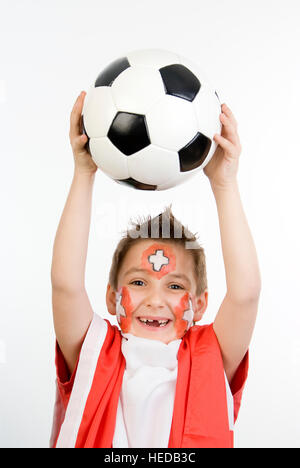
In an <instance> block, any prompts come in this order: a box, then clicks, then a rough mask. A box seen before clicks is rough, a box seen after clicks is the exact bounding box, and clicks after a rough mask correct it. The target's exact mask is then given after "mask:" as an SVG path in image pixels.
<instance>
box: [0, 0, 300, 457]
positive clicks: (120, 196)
mask: <svg viewBox="0 0 300 468" xmlns="http://www.w3.org/2000/svg"><path fill="white" fill-rule="evenodd" d="M0 5H1V10H0V43H1V50H0V54H1V56H0V119H1V121H0V128H1V143H0V151H1V171H0V191H1V192H0V193H1V197H0V200H1V231H0V233H1V243H0V252H1V261H0V273H1V297H0V309H1V316H0V446H1V447H47V446H48V441H49V435H50V429H51V422H52V408H53V402H54V379H55V369H54V342H55V336H54V331H53V325H52V310H51V281H50V268H51V259H52V247H53V242H54V237H55V233H56V229H57V226H58V222H59V219H60V216H61V213H62V210H63V207H64V204H65V201H66V197H67V195H68V192H69V188H70V184H71V181H72V176H73V155H72V152H71V147H70V144H69V139H68V131H69V114H70V111H71V108H72V106H73V103H74V100H75V98H76V97H77V95H78V94H79V92H80V91H81V90H86V91H87V90H88V88H89V86H90V85H91V84H92V82H93V80H94V79H95V78H96V76H97V75H98V73H99V72H100V71H101V70H102V69H103V68H104V66H106V65H107V64H108V63H110V62H111V61H112V60H113V59H115V58H117V57H120V56H122V55H124V54H126V52H128V51H131V50H135V49H140V48H161V49H166V50H171V51H174V52H178V53H180V54H182V55H184V56H186V57H187V58H190V59H191V60H193V61H195V62H198V63H199V65H200V66H201V67H202V68H204V69H205V70H206V72H207V74H208V75H209V76H210V77H211V80H212V81H213V83H214V84H215V86H216V89H217V90H218V92H219V94H220V96H221V98H222V100H223V101H224V102H226V103H227V104H228V105H229V107H231V109H232V110H233V112H234V114H235V116H236V118H237V120H238V122H239V133H240V139H241V143H242V146H243V151H242V155H241V160H240V170H239V176H238V177H239V185H240V191H241V196H242V200H243V203H244V208H245V212H246V214H247V218H248V222H249V225H250V228H251V231H252V234H253V237H254V240H255V244H256V247H257V251H258V256H259V261H260V268H261V275H262V293H261V300H260V306H259V314H258V319H257V324H256V328H255V332H254V336H253V340H252V343H251V350H250V370H249V378H248V381H247V384H246V388H245V392H244V396H243V403H242V407H241V411H240V415H239V419H238V422H237V424H236V430H235V441H236V442H235V445H236V447H241V448H246V447H253V448H254V447H300V423H299V421H300V411H299V407H300V405H299V396H300V377H299V369H300V335H299V325H300V318H299V315H300V308H299V280H300V275H299V261H300V255H299V250H300V249H299V235H300V232H299V207H298V203H299V199H300V197H299V170H300V163H299V157H300V154H299V144H298V138H299V130H298V124H299V103H300V99H299V97H300V93H299V81H300V66H299V44H300V30H299V14H300V4H299V1H298V0H294V1H293V0H285V1H284V2H283V1H278V0H251V1H240V0H227V1H222V0H207V1H202V0H186V1H185V2H182V1H179V0H163V1H161V0H152V1H151V2H149V1H143V0H125V1H122V0H114V1H113V0H112V1H110V2H104V1H101V0H98V1H96V0H85V1H84V2H83V1H81V0H80V1H79V0H51V1H40V0H19V1H17V0H7V1H5V0H1V1H0ZM171 201H172V202H173V211H174V213H175V215H176V216H177V217H178V218H179V219H181V221H182V222H183V223H184V224H185V223H186V224H188V227H189V228H190V229H191V230H192V231H197V232H198V233H199V240H200V242H201V243H202V245H203V246H204V248H205V250H206V255H207V268H208V284H209V307H208V310H207V312H206V315H205V318H204V320H203V323H209V322H211V321H212V320H213V318H214V316H215V314H216V313H217V310H218V307H219V305H220V303H221V301H222V299H223V296H224V294H225V273H224V265H223V259H222V251H221V243H220V235H219V227H218V219H217V211H216V206H215V202H214V198H213V195H212V192H211V189H210V186H209V183H208V180H207V179H206V177H205V176H203V175H202V174H199V176H197V177H196V178H194V179H193V180H192V181H191V182H188V183H187V184H184V185H182V186H179V187H177V188H174V189H172V190H168V191H165V192H158V193H148V192H146V193H143V192H141V193H140V192H139V193H138V196H137V192H136V191H134V190H133V189H130V188H127V187H123V186H121V185H118V184H116V183H114V182H112V181H111V180H110V179H108V178H107V177H106V176H105V175H103V174H102V173H100V171H98V172H97V175H96V180H95V186H94V195H93V211H92V223H91V233H90V242H89V250H88V259H87V270H86V287H87V291H88V294H89V297H90V300H91V303H92V306H93V308H94V310H95V312H97V313H99V314H100V315H102V316H103V317H105V318H108V313H107V312H106V307H105V290H106V283H107V279H108V271H109V267H110V262H111V257H112V254H113V250H114V247H115V245H116V242H117V240H118V238H119V237H120V233H121V231H122V230H123V229H125V228H126V224H127V221H128V219H129V217H130V216H134V215H136V214H147V213H148V212H150V213H152V214H158V213H159V211H160V210H161V208H163V207H164V206H165V205H166V204H168V203H170V202H171Z"/></svg>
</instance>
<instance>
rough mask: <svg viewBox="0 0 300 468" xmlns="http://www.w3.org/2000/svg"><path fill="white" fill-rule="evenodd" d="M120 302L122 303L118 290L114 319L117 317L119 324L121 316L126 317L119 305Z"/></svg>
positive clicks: (120, 292)
mask: <svg viewBox="0 0 300 468" xmlns="http://www.w3.org/2000/svg"><path fill="white" fill-rule="evenodd" d="M121 301H122V288H120V289H119V290H118V291H117V292H116V317H117V320H118V323H119V324H120V323H121V316H122V317H126V313H125V310H124V307H123V306H122V304H121Z"/></svg>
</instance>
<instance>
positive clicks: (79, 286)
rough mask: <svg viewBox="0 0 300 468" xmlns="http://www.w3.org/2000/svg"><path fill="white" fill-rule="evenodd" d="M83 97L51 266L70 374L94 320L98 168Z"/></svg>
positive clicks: (74, 116)
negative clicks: (91, 285) (91, 254)
mask: <svg viewBox="0 0 300 468" xmlns="http://www.w3.org/2000/svg"><path fill="white" fill-rule="evenodd" d="M84 97H85V93H84V92H82V93H81V94H80V95H79V97H78V98H77V100H76V102H75V104H74V107H73V109H72V112H71V117H70V134H69V136H70V143H71V146H72V150H73V155H74V164H75V166H74V175H73V180H72V184H71V188H70V191H69V194H68V198H67V201H66V204H65V207H64V210H63V213H62V215H61V219H60V222H59V225H58V229H57V232H56V236H55V241H54V246H53V257H52V266H51V283H52V306H53V319H54V328H55V333H56V338H57V341H58V344H59V346H60V349H61V351H62V353H63V354H64V357H65V359H66V362H67V364H68V367H69V370H70V372H72V371H73V369H74V367H75V365H76V361H77V358H78V354H79V351H80V348H81V344H82V341H83V339H84V336H85V333H86V331H87V329H88V327H89V324H90V322H91V320H92V318H93V310H92V307H91V305H90V302H89V299H88V296H87V293H86V290H85V266H86V257H87V249H88V238H89V230H90V220H91V206H92V192H93V185H94V179H95V173H96V171H97V166H96V164H95V163H94V162H93V160H92V158H91V156H90V154H89V153H88V151H87V150H86V149H85V144H86V142H87V137H86V136H85V135H82V134H81V112H82V107H83V102H84Z"/></svg>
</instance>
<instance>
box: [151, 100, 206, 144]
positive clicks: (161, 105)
mask: <svg viewBox="0 0 300 468" xmlns="http://www.w3.org/2000/svg"><path fill="white" fill-rule="evenodd" d="M146 122H147V126H148V131H149V134H150V140H151V143H153V144H154V145H157V146H160V147H161V148H165V149H168V150H173V151H179V150H180V149H181V148H182V147H184V146H186V145H187V144H188V143H189V142H190V141H191V140H192V139H193V138H194V136H195V135H196V133H197V119H196V115H195V112H194V108H193V106H192V103H191V102H189V101H186V100H185V99H179V98H178V97H176V96H170V95H165V96H164V97H163V98H162V99H161V100H160V101H159V102H158V103H157V104H155V105H154V106H153V107H152V108H151V109H150V111H149V112H148V113H147V114H146Z"/></svg>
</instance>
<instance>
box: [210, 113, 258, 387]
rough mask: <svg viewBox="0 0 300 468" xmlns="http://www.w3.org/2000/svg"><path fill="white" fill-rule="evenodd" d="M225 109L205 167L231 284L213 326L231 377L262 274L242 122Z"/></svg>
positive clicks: (250, 322)
mask: <svg viewBox="0 0 300 468" xmlns="http://www.w3.org/2000/svg"><path fill="white" fill-rule="evenodd" d="M222 111H223V113H222V114H221V117H220V120H221V122H222V123H223V129H222V136H216V137H215V141H216V142H217V143H218V144H219V146H218V148H217V151H216V153H215V155H214V157H213V158H212V160H211V162H210V163H211V165H210V163H209V164H208V165H207V168H205V169H204V172H205V173H206V175H207V176H208V177H209V179H210V183H211V187H212V191H213V194H214V197H215V200H216V205H217V210H218V218H219V226H220V235H221V243H222V252H223V259H224V265H225V274H226V285H227V293H226V295H225V298H224V300H223V302H222V304H221V306H220V309H219V311H218V314H217V316H216V318H215V321H214V325H213V326H214V331H215V333H216V336H217V338H218V341H219V344H220V348H221V351H222V356H223V362H224V369H225V372H226V375H227V378H228V381H229V382H230V381H231V379H232V377H233V376H234V374H235V372H236V370H237V368H238V366H239V364H240V362H241V360H242V359H243V357H244V355H245V353H246V351H247V349H248V347H249V344H250V340H251V336H252V332H253V329H254V325H255V320H256V315H257V309H258V301H259V295H260V289H261V279H260V272H259V265H258V259H257V254H256V249H255V245H254V242H253V239H252V236H251V232H250V229H249V226H248V223H247V219H246V216H245V213H244V210H243V206H242V202H241V198H240V194H239V189H238V183H237V180H236V175H237V170H238V162H239V156H240V153H241V146H240V142H239V138H238V134H237V123H236V121H235V119H234V117H233V114H232V112H231V111H230V109H229V108H228V107H227V106H225V105H223V106H222ZM213 160H214V161H213ZM209 165H210V166H209Z"/></svg>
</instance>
